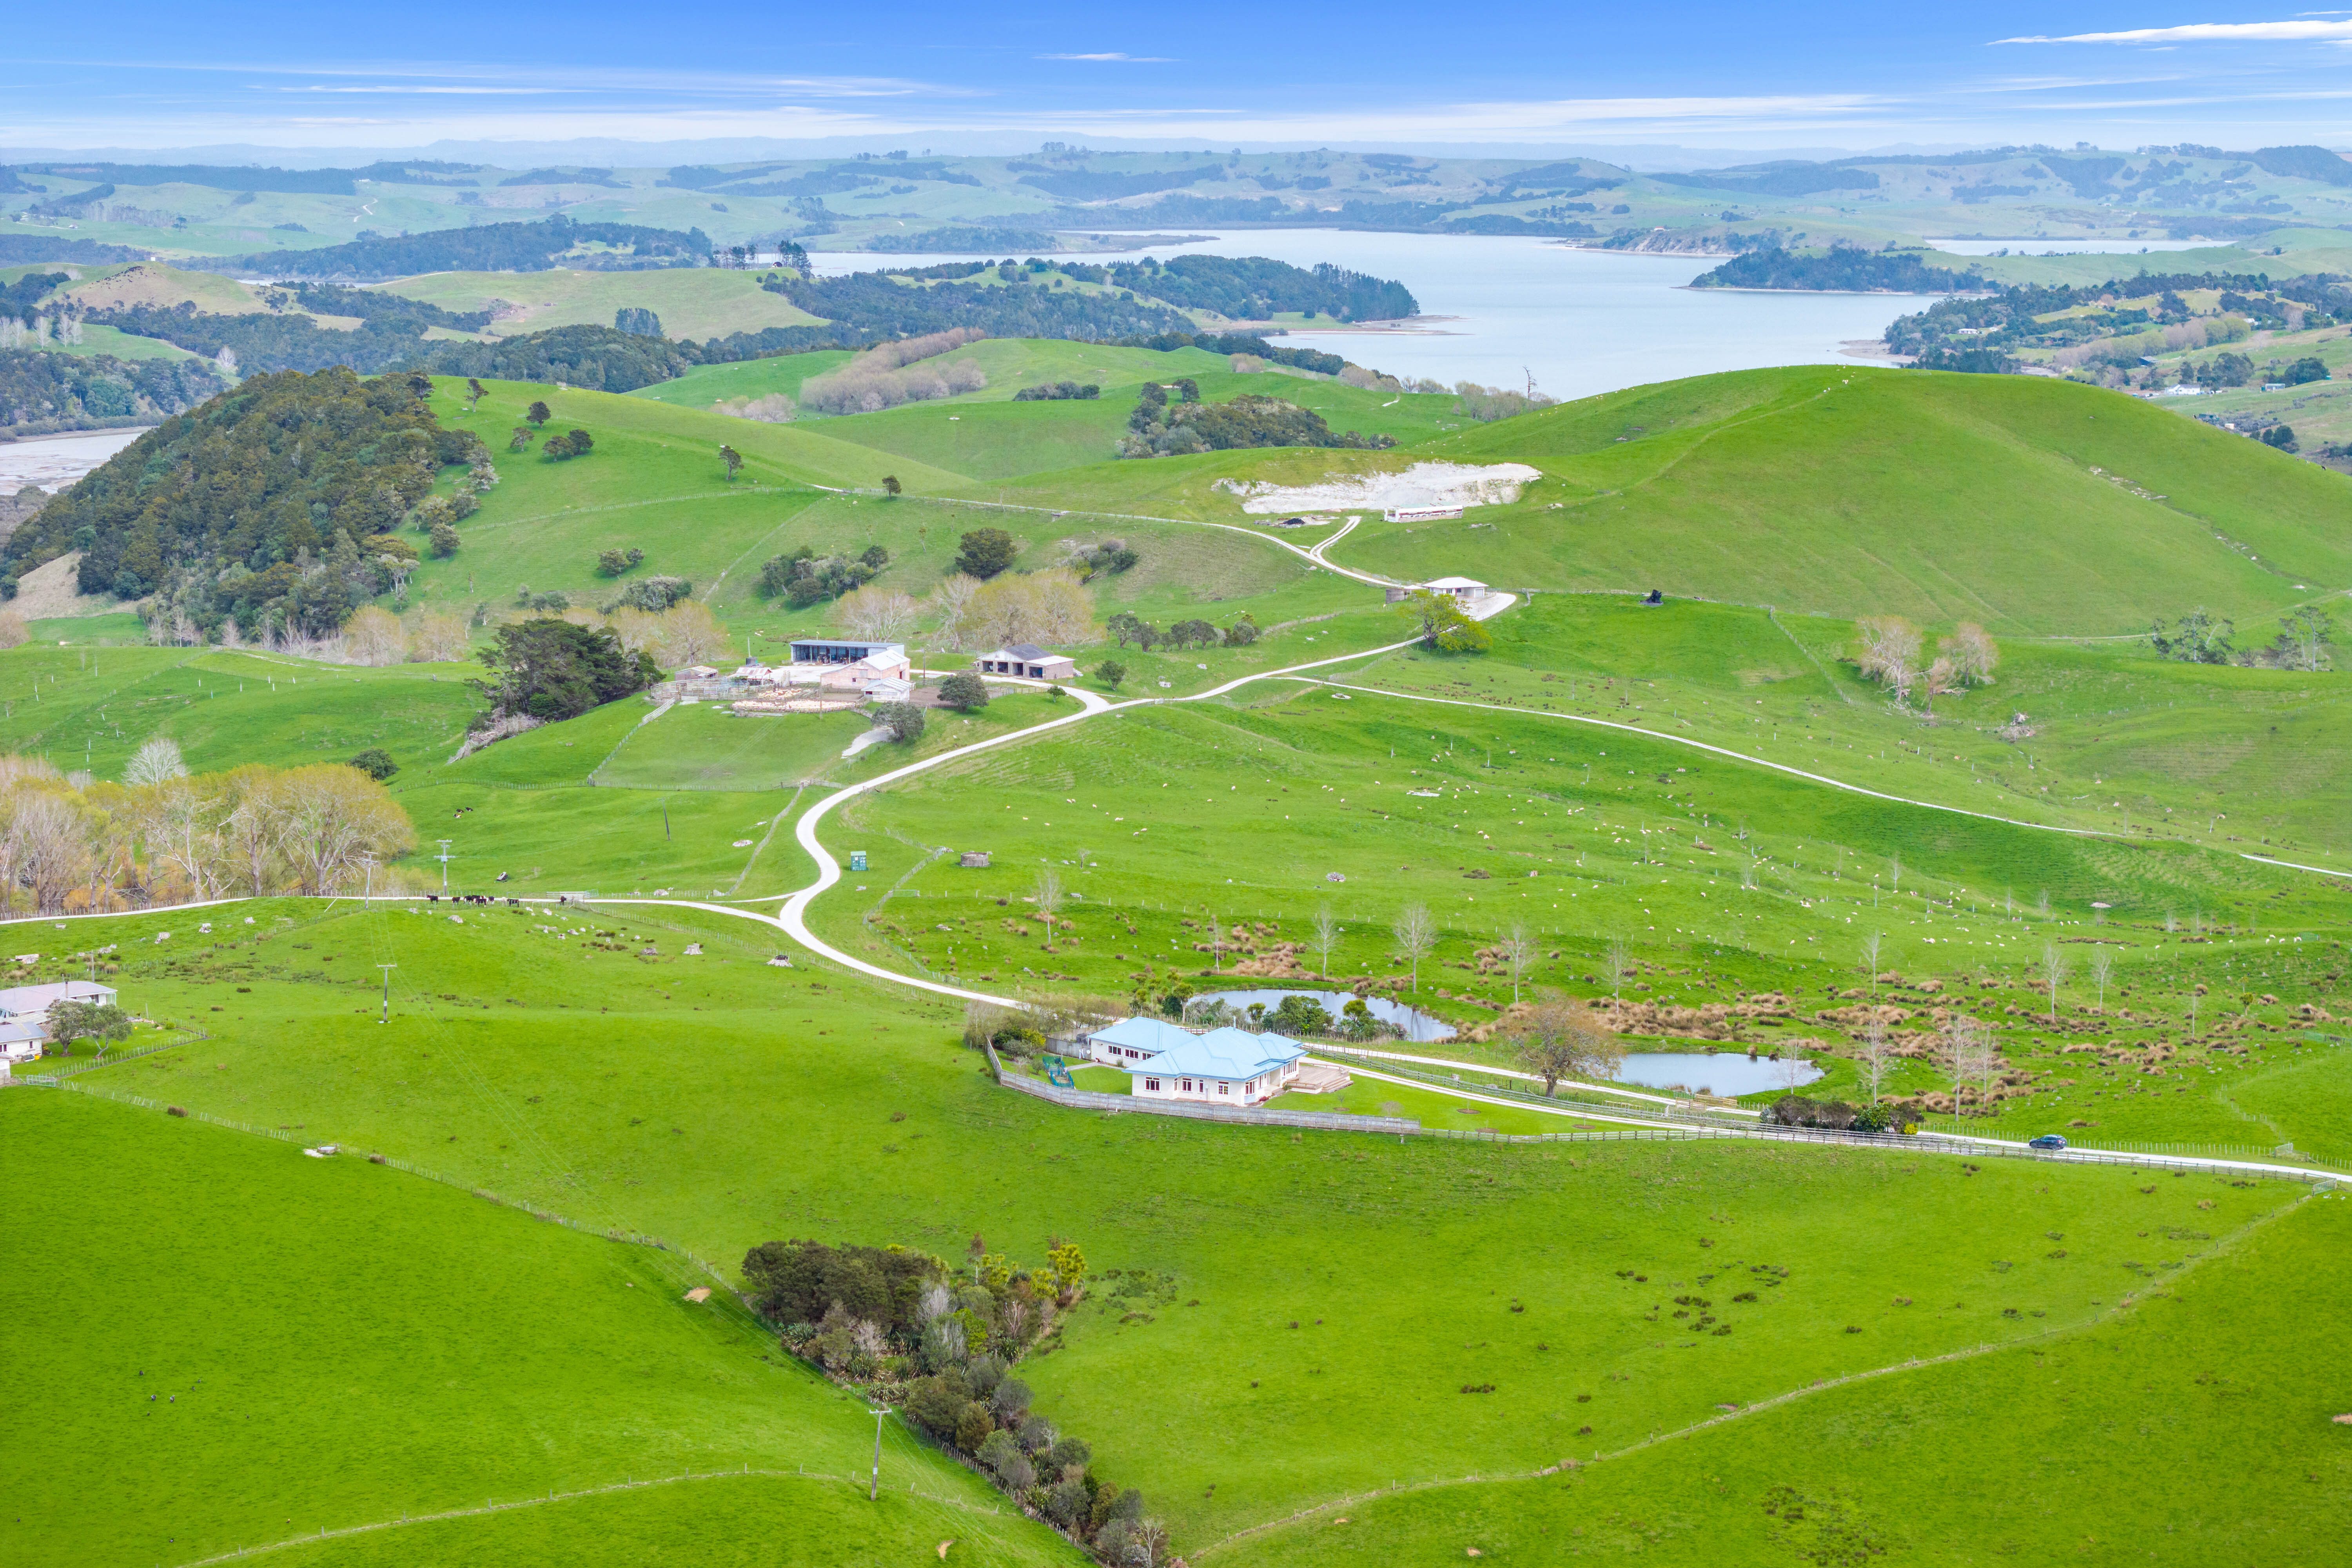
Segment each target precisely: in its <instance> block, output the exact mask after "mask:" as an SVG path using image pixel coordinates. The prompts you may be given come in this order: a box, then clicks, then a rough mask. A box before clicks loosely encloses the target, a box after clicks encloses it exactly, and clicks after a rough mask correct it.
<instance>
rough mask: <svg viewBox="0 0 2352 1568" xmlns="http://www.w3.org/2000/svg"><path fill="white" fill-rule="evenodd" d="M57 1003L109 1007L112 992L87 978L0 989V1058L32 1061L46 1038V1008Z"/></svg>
mask: <svg viewBox="0 0 2352 1568" xmlns="http://www.w3.org/2000/svg"><path fill="white" fill-rule="evenodd" d="M60 1002H89V1003H95V1004H96V1005H99V1006H101V1007H106V1006H112V1005H114V1004H115V991H114V987H113V986H111V985H100V984H96V983H95V982H92V981H89V980H56V981H51V982H50V983H49V984H46V985H16V986H11V987H9V988H8V989H7V990H5V991H0V1059H5V1060H7V1061H11V1062H21V1061H31V1060H32V1059H33V1058H36V1057H38V1056H39V1055H40V1054H41V1045H42V1042H44V1041H45V1040H47V1038H48V1037H49V1009H50V1008H51V1007H53V1006H55V1005H58V1003H60Z"/></svg>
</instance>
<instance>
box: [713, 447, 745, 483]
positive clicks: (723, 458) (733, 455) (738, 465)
mask: <svg viewBox="0 0 2352 1568" xmlns="http://www.w3.org/2000/svg"><path fill="white" fill-rule="evenodd" d="M719 461H720V462H722V463H724V464H726V465H727V482H728V483H729V484H730V485H731V484H733V483H734V482H735V476H736V475H737V474H738V473H740V472H741V471H742V468H743V454H742V453H740V452H739V451H737V450H736V449H735V448H734V447H729V446H724V445H722V446H720V447H719Z"/></svg>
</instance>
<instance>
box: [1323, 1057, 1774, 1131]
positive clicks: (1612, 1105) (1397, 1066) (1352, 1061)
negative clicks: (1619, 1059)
mask: <svg viewBox="0 0 2352 1568" xmlns="http://www.w3.org/2000/svg"><path fill="white" fill-rule="evenodd" d="M1315 1054H1316V1055H1317V1056H1318V1057H1328V1058H1331V1059H1333V1060H1335V1061H1339V1062H1341V1063H1344V1064H1346V1065H1348V1066H1350V1067H1355V1068H1361V1069H1362V1070H1363V1071H1365V1072H1376V1073H1383V1074H1386V1075H1388V1076H1390V1077H1391V1078H1402V1079H1412V1081H1414V1082H1416V1083H1425V1084H1428V1085H1430V1086H1431V1087H1432V1088H1435V1089H1475V1090H1477V1091H1478V1092H1479V1093H1480V1094H1485V1095H1495V1096H1498V1097H1500V1098H1502V1099H1505V1100H1513V1101H1516V1102H1517V1103H1519V1104H1523V1105H1540V1106H1543V1107H1545V1108H1546V1109H1548V1110H1584V1111H1591V1112H1592V1113H1593V1114H1595V1115H1603V1116H1608V1117H1610V1118H1612V1119H1614V1120H1622V1119H1623V1118H1625V1117H1629V1116H1637V1117H1643V1118H1656V1119H1664V1120H1666V1121H1674V1122H1677V1123H1687V1124H1688V1125H1690V1126H1693V1127H1752V1126H1754V1125H1755V1124H1756V1119H1755V1117H1754V1115H1753V1114H1752V1113H1746V1112H1741V1111H1738V1110H1715V1109H1713V1108H1711V1107H1708V1106H1703V1105H1697V1104H1691V1105H1683V1104H1664V1105H1661V1104H1655V1103H1653V1102H1651V1101H1649V1100H1607V1099H1601V1098H1597V1097H1593V1096H1590V1095H1580V1094H1578V1093H1577V1092H1576V1091H1575V1089H1573V1088H1570V1089H1569V1090H1568V1091H1567V1092H1566V1093H1564V1094H1542V1093H1539V1092H1538V1091H1537V1090H1535V1089H1521V1088H1519V1087H1517V1085H1515V1084H1512V1083H1510V1082H1509V1081H1508V1080H1507V1079H1499V1078H1497V1079H1482V1078H1474V1077H1470V1076H1466V1075H1465V1074H1462V1073H1443V1072H1438V1071H1436V1070H1435V1069H1433V1068H1427V1067H1422V1066H1417V1065H1415V1064H1413V1063H1411V1062H1397V1061H1391V1060H1390V1059H1389V1058H1386V1057H1370V1056H1360V1055H1359V1054H1357V1053H1356V1052H1354V1051H1349V1050H1345V1049H1342V1048H1340V1047H1335V1046H1317V1047H1315Z"/></svg>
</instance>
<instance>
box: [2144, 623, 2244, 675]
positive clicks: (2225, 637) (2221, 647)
mask: <svg viewBox="0 0 2352 1568" xmlns="http://www.w3.org/2000/svg"><path fill="white" fill-rule="evenodd" d="M2236 636H2237V628H2236V627H2235V626H2231V624H2230V622H2229V621H2228V620H2226V619H2222V618H2219V617H2216V616H2210V615H2208V614H2207V613H2206V612H2205V611H2204V610H2202V609H2196V610H2191V611H2189V613H2188V614H2187V615H2185V616H2181V617H2180V619H2179V621H2178V622H2177V623H2176V624H2174V625H2172V626H2166V625H2165V624H2164V623H2163V622H2162V621H2158V622H2157V623H2156V624H2155V625H2153V626H2149V627H2148V629H2147V640H2148V645H2149V646H2150V647H2154V648H2155V649H2156V655H2157V657H2158V658H2168V659H2172V660H2174V661H2175V662H2177V663H2180V664H2228V663H2229V662H2230V657H2231V647H2230V644H2231V640H2232V639H2233V638H2234V637H2236Z"/></svg>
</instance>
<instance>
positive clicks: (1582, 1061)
mask: <svg viewBox="0 0 2352 1568" xmlns="http://www.w3.org/2000/svg"><path fill="white" fill-rule="evenodd" d="M1504 1033H1505V1035H1506V1036H1507V1037H1508V1038H1509V1039H1510V1040H1511V1041H1512V1043H1513V1044H1515V1045H1516V1046H1517V1047H1518V1058H1519V1064H1520V1065H1521V1066H1522V1067H1524V1068H1527V1069H1528V1071H1529V1072H1531V1073H1533V1074H1535V1075H1536V1076H1537V1077H1538V1078H1539V1079H1543V1086H1544V1095H1545V1097H1546V1098H1547V1099H1549V1098H1550V1097H1551V1096H1552V1095H1554V1094H1556V1093H1557V1092H1558V1091H1559V1080H1560V1079H1564V1078H1599V1079H1605V1078H1611V1077H1613V1076H1614V1075H1615V1074H1616V1071H1617V1068H1618V1067H1619V1065H1620V1064H1621V1063H1622V1062H1623V1061H1624V1059H1625V1048H1624V1047H1622V1046H1620V1045H1619V1044H1618V1043H1617V1037H1616V1036H1614V1035H1612V1034H1611V1033H1610V1032H1609V1031H1608V1030H1607V1029H1606V1028H1604V1027H1603V1026H1601V1020H1600V1019H1598V1018H1596V1017H1594V1016H1592V1009H1591V1008H1590V1007H1587V1006H1586V1005H1584V1004H1583V1003H1581V1002H1578V1001H1575V1000H1572V999H1571V998H1569V997H1565V996H1562V995H1560V994H1558V993H1557V992H1548V993H1546V994H1545V995H1544V997H1543V999H1542V1000H1541V1001H1539V1002H1538V1003H1537V1004H1536V1005H1534V1006H1533V1007H1531V1008H1529V1009H1528V1011H1527V1012H1526V1013H1525V1014H1523V1015H1521V1016H1519V1017H1517V1018H1515V1019H1513V1020H1512V1021H1511V1022H1510V1023H1509V1024H1508V1025H1507V1026H1505V1029H1504Z"/></svg>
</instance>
